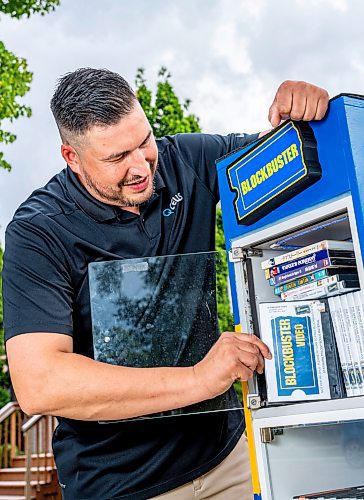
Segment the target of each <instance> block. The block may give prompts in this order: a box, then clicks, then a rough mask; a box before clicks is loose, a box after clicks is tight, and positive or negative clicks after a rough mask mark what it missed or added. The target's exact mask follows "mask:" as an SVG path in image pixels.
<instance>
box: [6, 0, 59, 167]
mask: <svg viewBox="0 0 364 500" xmlns="http://www.w3.org/2000/svg"><path fill="white" fill-rule="evenodd" d="M56 5H59V0H0V13H3V14H7V15H9V16H11V17H13V18H16V19H20V18H21V17H23V16H27V17H29V16H30V15H31V14H34V13H39V14H42V15H44V14H45V13H46V12H49V11H51V10H54V8H55V6H56ZM32 77H33V75H32V73H31V72H30V71H29V70H28V66H27V62H26V60H25V59H23V58H21V57H17V56H16V55H14V54H13V53H12V52H10V51H9V50H7V49H6V47H5V45H4V43H3V42H1V41H0V144H1V143H3V144H9V143H11V142H14V141H15V139H16V136H15V135H14V134H13V133H11V132H9V131H6V130H4V129H3V122H4V120H7V121H9V122H13V121H14V120H15V119H17V118H19V117H21V116H26V117H30V116H31V109H30V108H29V107H28V106H25V105H24V104H21V103H19V102H18V98H19V97H23V96H24V95H25V94H26V93H27V92H28V90H29V89H30V83H31V81H32ZM0 167H2V168H5V169H7V170H10V169H11V166H10V164H9V163H8V162H7V161H6V160H5V158H4V153H3V152H2V151H0Z"/></svg>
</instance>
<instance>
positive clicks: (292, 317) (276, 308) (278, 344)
mask: <svg viewBox="0 0 364 500" xmlns="http://www.w3.org/2000/svg"><path fill="white" fill-rule="evenodd" d="M259 316H260V332H261V338H262V340H263V341H264V342H266V344H267V345H268V346H269V347H270V349H271V352H272V355H273V359H272V360H270V361H267V362H266V368H265V375H266V384H267V400H268V403H275V404H276V403H283V402H284V403H287V402H295V401H306V400H320V399H332V398H338V397H343V396H344V395H345V390H344V387H343V381H342V376H341V370H340V364H339V360H338V355H337V350H336V344H335V339H334V333H333V330H332V327H331V322H330V317H329V314H328V308H327V304H325V303H324V302H318V301H299V302H280V303H277V302H274V303H262V304H260V305H259Z"/></svg>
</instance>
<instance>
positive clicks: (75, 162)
mask: <svg viewBox="0 0 364 500" xmlns="http://www.w3.org/2000/svg"><path fill="white" fill-rule="evenodd" d="M61 155H62V156H63V159H64V160H65V162H66V163H67V165H69V166H70V168H71V170H73V172H74V173H75V174H79V173H80V159H79V156H78V154H77V152H76V150H75V149H74V148H73V147H72V146H70V145H69V144H62V146H61Z"/></svg>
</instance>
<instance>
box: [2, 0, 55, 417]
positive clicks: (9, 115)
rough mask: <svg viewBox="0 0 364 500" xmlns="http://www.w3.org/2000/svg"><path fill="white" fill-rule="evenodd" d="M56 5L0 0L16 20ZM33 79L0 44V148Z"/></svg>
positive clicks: (5, 388)
mask: <svg viewBox="0 0 364 500" xmlns="http://www.w3.org/2000/svg"><path fill="white" fill-rule="evenodd" d="M59 3H60V0H0V14H6V15H9V16H10V17H13V18H15V19H20V18H21V17H23V16H26V17H29V16H30V15H31V14H35V13H38V14H41V15H44V14H46V13H47V12H50V11H52V10H54V9H55V7H56V6H57V5H59ZM0 21H1V18H0ZM32 77H33V74H32V73H31V72H30V71H29V70H28V66H27V62H26V60H25V59H24V58H21V57H17V56H16V55H15V54H13V53H12V52H10V51H9V50H7V48H6V47H5V45H4V43H3V42H2V41H0V145H1V143H2V144H10V143H12V142H14V141H15V139H16V136H15V134H13V133H12V132H9V131H7V130H4V128H3V127H4V121H5V122H10V123H11V122H13V121H14V120H16V119H17V118H19V117H21V116H26V117H30V116H31V109H30V107H29V106H26V105H24V104H21V103H20V102H18V98H19V97H23V96H24V95H25V94H26V93H27V92H28V90H29V89H30V84H31V81H32ZM0 168H5V169H6V170H10V169H11V166H10V164H9V163H8V162H7V161H6V160H5V158H4V153H3V152H2V151H0ZM2 256H3V251H2V249H1V247H0V408H1V407H2V406H3V405H4V404H6V403H7V402H8V401H9V399H10V396H9V389H10V380H9V375H8V372H7V364H6V357H5V348H4V328H3V304H2V293H1V271H2Z"/></svg>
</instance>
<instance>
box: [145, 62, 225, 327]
mask: <svg viewBox="0 0 364 500" xmlns="http://www.w3.org/2000/svg"><path fill="white" fill-rule="evenodd" d="M158 77H159V80H158V82H157V89H156V92H155V95H153V91H152V90H151V89H150V88H149V87H148V86H147V82H146V80H145V77H144V69H143V68H139V69H138V71H137V74H136V79H135V84H136V94H137V98H138V100H139V102H140V104H141V106H142V107H143V109H144V111H145V114H146V115H147V118H148V120H149V123H150V125H151V127H152V129H153V132H154V135H155V136H156V137H157V138H158V137H163V136H165V135H172V134H177V133H181V132H201V127H200V124H199V119H198V118H197V117H196V116H195V115H193V114H189V113H188V110H189V106H190V104H191V101H190V100H189V99H186V100H185V101H184V102H183V103H182V104H181V102H180V100H179V98H178V97H177V95H176V93H175V91H174V89H173V87H172V84H171V74H170V73H169V71H168V70H167V69H166V68H164V67H162V68H161V69H160V71H159V73H158ZM216 250H219V251H221V252H223V253H222V264H221V265H219V268H218V272H217V294H218V304H217V308H218V315H219V326H220V330H221V331H228V330H231V329H232V328H233V318H232V315H231V310H230V304H229V297H228V289H227V273H228V271H227V262H226V253H225V240H224V232H223V229H222V217H221V210H220V209H219V210H218V211H217V219H216Z"/></svg>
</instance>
